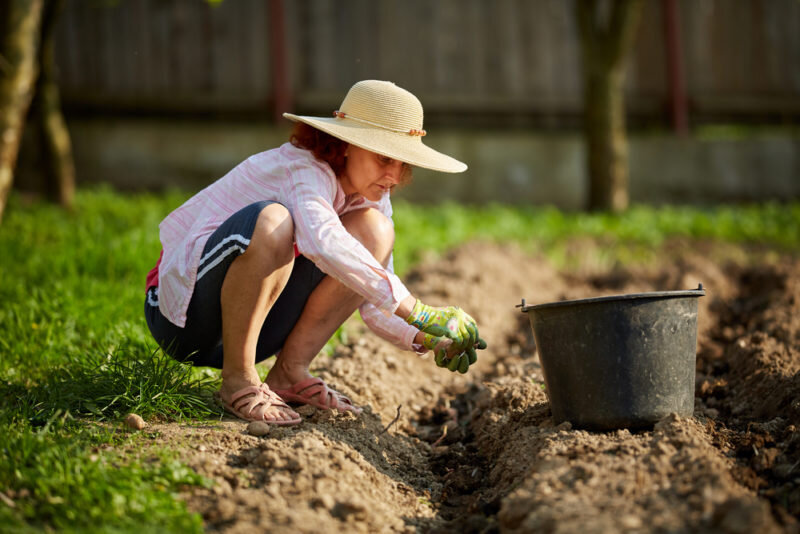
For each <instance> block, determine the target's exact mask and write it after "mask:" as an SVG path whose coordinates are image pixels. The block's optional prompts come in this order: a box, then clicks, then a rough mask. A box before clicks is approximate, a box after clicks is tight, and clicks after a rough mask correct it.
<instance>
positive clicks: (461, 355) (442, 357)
mask: <svg viewBox="0 0 800 534" xmlns="http://www.w3.org/2000/svg"><path fill="white" fill-rule="evenodd" d="M406 321H407V322H408V323H409V324H412V325H414V326H416V327H417V328H419V329H420V330H422V332H423V342H422V344H423V346H424V347H425V348H427V349H429V350H432V351H433V352H434V361H435V362H436V365H438V366H439V367H447V369H449V370H450V371H458V372H460V373H466V372H467V371H468V370H469V366H470V365H472V364H473V363H475V362H476V361H477V360H478V355H477V353H476V352H475V349H476V348H477V349H485V348H486V342H485V341H484V340H483V339H481V338H480V337H478V327H477V325H476V324H475V319H473V318H472V317H470V316H469V314H467V313H465V312H464V311H463V310H461V309H460V308H456V307H452V306H451V307H448V308H443V309H437V308H432V307H430V306H426V305H425V304H422V302H420V301H419V300H417V302H416V304H415V306H414V310H412V312H411V315H410V316H409V317H408V319H407V320H406ZM426 321H427V322H426ZM459 340H460V341H459Z"/></svg>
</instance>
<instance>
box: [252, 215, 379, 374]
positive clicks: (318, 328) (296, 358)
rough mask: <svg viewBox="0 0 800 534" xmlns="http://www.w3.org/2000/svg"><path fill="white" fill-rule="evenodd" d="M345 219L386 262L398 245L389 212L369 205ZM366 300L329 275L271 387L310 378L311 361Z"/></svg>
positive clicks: (278, 366) (296, 329) (309, 305)
mask: <svg viewBox="0 0 800 534" xmlns="http://www.w3.org/2000/svg"><path fill="white" fill-rule="evenodd" d="M342 223H343V224H344V227H345V228H346V229H347V231H348V232H350V234H351V235H353V236H354V237H355V238H356V239H358V240H359V241H360V242H361V244H363V245H364V246H365V247H366V248H367V250H369V251H370V252H371V253H372V255H373V256H374V257H375V258H376V259H377V260H378V261H379V262H381V264H383V265H386V263H387V262H388V261H389V256H390V255H391V252H392V248H393V246H394V228H393V226H392V223H391V221H390V220H389V219H387V218H386V216H384V215H383V214H382V213H381V212H379V211H378V210H375V209H372V208H367V209H363V210H357V211H353V212H350V213H348V214H346V215H344V216H343V217H342ZM363 300H364V299H363V297H361V295H359V294H357V293H355V292H353V291H352V290H350V289H348V288H347V287H346V286H345V285H343V284H342V283H341V282H339V281H338V280H336V279H335V278H333V277H330V276H326V277H325V278H324V279H323V280H322V281H321V282H320V283H319V285H318V286H317V287H316V289H314V291H313V292H312V293H311V295H310V296H309V298H308V301H307V302H306V305H305V308H304V309H303V313H302V314H301V316H300V319H299V320H298V321H297V323H296V324H295V326H294V328H293V329H292V331H291V333H290V334H289V337H288V338H287V339H286V342H285V343H284V345H283V348H282V349H281V351H280V353H279V354H278V357H277V361H276V362H275V365H274V366H273V367H272V370H271V371H270V373H269V376H268V377H267V384H268V385H269V386H270V388H272V389H287V388H289V387H291V386H292V385H293V384H296V383H297V382H300V381H301V380H304V379H307V378H310V377H311V374H310V373H309V371H308V368H309V365H310V364H311V361H312V360H313V359H314V358H315V357H316V355H317V354H318V353H319V351H320V350H321V349H322V347H323V346H324V345H325V343H326V342H327V341H328V340H329V339H330V338H331V336H332V335H333V334H334V332H336V329H337V328H339V326H341V324H342V323H343V322H344V321H345V320H347V318H348V317H350V315H352V313H353V312H354V311H355V310H356V308H358V306H359V305H360V304H361V302H362V301H363Z"/></svg>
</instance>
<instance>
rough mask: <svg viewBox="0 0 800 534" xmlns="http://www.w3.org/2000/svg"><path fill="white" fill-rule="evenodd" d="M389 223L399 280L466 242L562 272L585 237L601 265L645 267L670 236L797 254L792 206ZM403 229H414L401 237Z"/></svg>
mask: <svg viewBox="0 0 800 534" xmlns="http://www.w3.org/2000/svg"><path fill="white" fill-rule="evenodd" d="M394 220H395V226H396V228H398V232H397V234H398V235H397V241H396V245H395V250H396V252H395V267H396V270H397V271H398V272H399V273H403V272H405V271H406V270H407V269H408V268H409V267H410V266H411V265H413V264H415V263H417V262H418V261H419V260H420V259H421V258H422V256H423V255H424V254H430V253H431V252H433V253H441V252H443V251H445V250H447V249H449V248H452V247H453V246H455V245H457V244H459V243H463V242H465V241H468V240H471V239H483V240H488V241H498V242H516V243H520V244H522V245H523V246H524V247H526V248H527V249H529V250H531V251H534V252H537V253H541V254H543V255H545V256H547V257H548V258H549V259H550V260H551V261H553V262H554V263H556V264H557V265H561V266H567V265H566V263H567V258H566V257H567V255H568V254H567V251H568V249H569V248H570V246H571V243H573V242H574V241H575V240H579V239H586V238H589V239H592V240H594V241H597V242H598V243H600V244H602V246H603V249H602V251H601V252H602V253H603V254H605V256H606V260H607V263H613V262H626V261H634V260H637V259H640V260H646V259H648V257H649V255H652V254H654V253H655V252H656V249H657V247H658V246H659V245H661V244H662V243H663V242H664V241H665V240H666V239H668V238H671V237H687V238H695V239H708V240H715V241H723V242H729V243H742V244H745V243H749V244H766V245H769V246H771V247H775V248H777V249H779V250H785V251H791V250H798V249H799V248H800V203H798V202H795V203H789V204H777V203H769V204H762V205H750V206H718V207H713V208H705V209H703V208H697V207H686V206H666V207H661V208H652V207H646V206H634V207H633V208H631V209H630V210H628V211H627V212H626V213H624V214H622V215H611V214H604V213H598V214H586V213H565V212H563V211H560V210H558V209H556V208H552V207H538V208H533V207H531V208H509V207H507V206H500V205H490V206H487V207H475V208H468V207H464V206H461V205H457V204H443V205H440V206H436V207H430V206H419V205H412V204H407V203H401V204H399V205H397V206H396V207H395V215H394ZM409 228H412V229H413V230H412V231H405V230H406V229H409Z"/></svg>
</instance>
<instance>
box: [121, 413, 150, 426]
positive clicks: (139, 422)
mask: <svg viewBox="0 0 800 534" xmlns="http://www.w3.org/2000/svg"><path fill="white" fill-rule="evenodd" d="M125 424H126V425H127V426H128V428H131V429H133V430H141V429H143V428H144V427H146V426H147V423H145V422H144V419H142V417H141V416H140V415H137V414H135V413H132V414H128V416H127V417H126V418H125Z"/></svg>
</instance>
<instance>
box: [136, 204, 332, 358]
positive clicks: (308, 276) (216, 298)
mask: <svg viewBox="0 0 800 534" xmlns="http://www.w3.org/2000/svg"><path fill="white" fill-rule="evenodd" d="M270 204H274V202H272V201H262V202H256V203H253V204H250V205H249V206H246V207H244V208H242V209H241V210H239V211H237V212H236V213H234V214H233V215H231V216H230V217H229V218H228V219H227V220H226V221H225V222H223V223H222V224H221V225H220V227H219V228H217V229H216V231H214V233H213V234H211V236H210V237H209V238H208V242H207V243H206V246H205V248H204V249H203V254H202V256H201V260H200V265H199V266H198V268H197V272H198V273H199V274H198V277H197V282H196V284H195V288H194V293H192V298H191V301H190V302H189V309H188V311H187V313H186V325H185V326H184V327H183V328H181V327H179V326H175V325H174V324H172V323H171V322H170V321H169V320H168V319H167V318H166V317H164V316H163V315H162V314H161V310H160V309H159V307H158V288H155V287H152V288H150V289H148V290H147V295H146V298H145V304H144V314H145V319H146V320H147V326H148V327H149V328H150V333H151V334H153V337H154V338H155V340H156V342H158V344H159V346H160V347H161V348H162V349H163V350H164V352H166V353H167V354H169V355H170V356H172V357H173V358H175V359H176V360H179V361H182V362H192V363H193V364H194V365H198V366H204V367H216V368H217V369H221V368H222V306H221V303H220V301H221V299H220V295H221V294H222V282H223V281H224V280H225V275H226V274H227V272H228V267H230V265H231V263H233V260H235V259H236V258H238V257H239V256H240V255H241V254H243V253H244V251H245V250H247V246H248V245H249V244H250V238H251V237H252V235H253V229H254V228H255V225H256V221H257V220H258V215H259V214H260V213H261V210H263V209H264V208H265V207H267V206H268V205H270ZM324 277H325V274H324V273H323V272H322V271H320V270H319V269H318V268H317V266H316V265H314V263H313V262H312V261H311V260H309V259H308V258H306V257H304V256H298V257H296V258H295V260H294V267H293V268H292V274H291V276H290V277H289V281H288V283H287V284H286V287H285V288H284V289H283V292H282V293H281V294H280V296H279V297H278V300H277V301H276V302H275V304H274V305H273V307H272V309H271V310H270V311H269V314H268V315H267V318H266V320H265V321H264V325H263V326H262V327H261V334H260V335H259V337H258V347H257V350H256V361H257V362H259V361H261V360H265V359H267V358H269V357H270V356H272V355H274V354H275V353H276V352H278V351H279V350H280V349H281V347H283V344H284V342H285V341H286V338H287V337H288V336H289V333H290V332H291V331H292V329H293V328H294V325H295V324H296V323H297V320H298V319H299V318H300V314H302V313H303V308H304V307H305V305H306V301H307V300H308V297H309V296H310V295H311V292H312V291H314V288H316V287H317V284H319V283H320V282H321V281H322V279H323V278H324Z"/></svg>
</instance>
